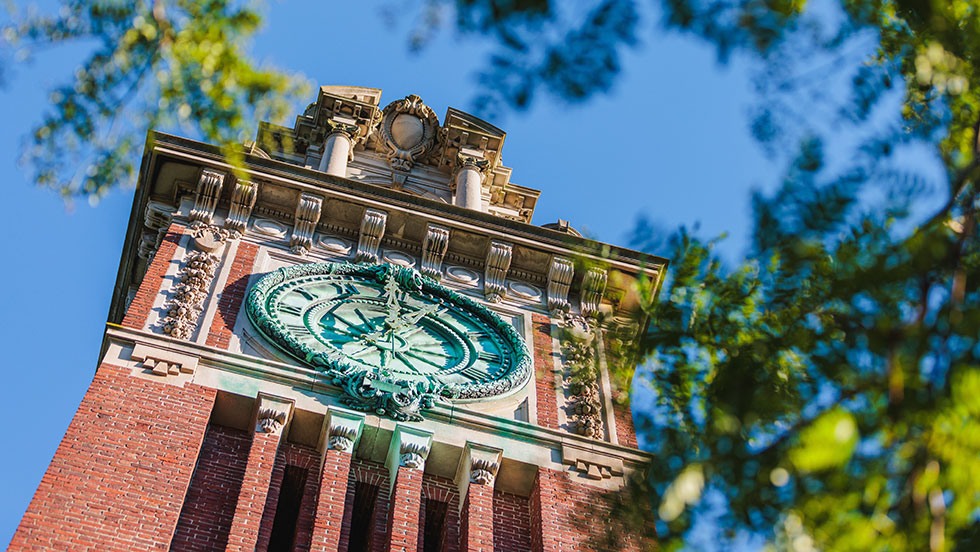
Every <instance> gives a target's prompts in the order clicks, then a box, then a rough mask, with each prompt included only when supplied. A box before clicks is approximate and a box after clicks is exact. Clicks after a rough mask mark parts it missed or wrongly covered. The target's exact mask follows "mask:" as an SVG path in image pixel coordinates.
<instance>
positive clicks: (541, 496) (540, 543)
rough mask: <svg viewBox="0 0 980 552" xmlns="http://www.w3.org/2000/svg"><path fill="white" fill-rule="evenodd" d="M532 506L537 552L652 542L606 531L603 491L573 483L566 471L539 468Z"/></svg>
mask: <svg viewBox="0 0 980 552" xmlns="http://www.w3.org/2000/svg"><path fill="white" fill-rule="evenodd" d="M530 509H531V550H533V551H534V552H557V551H562V552H571V551H581V552H586V551H593V550H595V551H609V552H612V551H613V550H629V551H634V550H635V551H639V550H644V549H649V547H650V546H651V545H652V543H651V542H641V541H640V538H638V537H636V536H634V535H631V534H630V533H628V532H625V531H621V530H615V529H613V531H614V532H613V533H607V531H609V530H610V529H611V528H610V525H609V520H610V519H611V516H610V511H609V504H608V503H607V501H606V500H605V497H604V493H603V492H602V491H600V490H598V489H596V488H595V487H590V486H588V485H582V484H580V483H575V482H573V481H572V480H571V479H570V478H569V475H568V473H567V472H560V471H555V470H551V469H548V468H539V469H538V476H537V479H536V480H535V482H534V489H533V490H532V492H531V497H530ZM610 538H611V539H612V543H611V544H610V543H609V539H610ZM643 546H646V547H648V548H643Z"/></svg>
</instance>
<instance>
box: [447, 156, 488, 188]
mask: <svg viewBox="0 0 980 552" xmlns="http://www.w3.org/2000/svg"><path fill="white" fill-rule="evenodd" d="M466 169H472V170H474V171H476V172H478V173H480V180H481V182H482V181H483V180H485V179H486V177H487V174H488V173H489V172H490V161H489V160H488V159H487V158H486V157H485V156H484V155H483V152H482V151H479V150H475V149H470V148H461V149H460V150H459V152H457V153H456V160H455V162H454V163H453V173H452V175H453V182H454V184H455V180H456V176H457V175H458V174H459V173H460V171H463V170H466Z"/></svg>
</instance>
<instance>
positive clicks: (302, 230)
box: [289, 193, 323, 255]
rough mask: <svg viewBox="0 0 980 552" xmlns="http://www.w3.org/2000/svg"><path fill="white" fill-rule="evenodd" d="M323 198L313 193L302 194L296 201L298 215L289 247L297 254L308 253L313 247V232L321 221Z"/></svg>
mask: <svg viewBox="0 0 980 552" xmlns="http://www.w3.org/2000/svg"><path fill="white" fill-rule="evenodd" d="M322 207H323V198H322V197H320V196H318V195H313V194H306V193H304V194H300V196H299V201H297V202H296V216H295V219H294V222H293V235H292V237H291V238H290V239H289V248H290V249H292V251H293V253H296V254H297V255H306V254H307V253H309V252H310V249H311V248H312V247H313V232H314V231H316V223H318V222H320V210H321V208H322Z"/></svg>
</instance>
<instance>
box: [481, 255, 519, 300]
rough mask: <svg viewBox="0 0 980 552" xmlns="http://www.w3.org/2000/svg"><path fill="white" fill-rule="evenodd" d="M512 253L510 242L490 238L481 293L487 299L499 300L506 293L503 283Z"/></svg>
mask: <svg viewBox="0 0 980 552" xmlns="http://www.w3.org/2000/svg"><path fill="white" fill-rule="evenodd" d="M512 253H513V246H512V245H511V244H509V243H507V242H502V241H498V240H490V247H489V248H488V249H487V259H486V270H485V273H484V280H483V294H484V295H485V296H486V298H487V301H490V302H493V303H496V302H499V301H500V300H501V299H503V297H504V295H506V294H507V287H506V286H505V285H504V283H505V281H506V279H507V271H508V270H509V269H510V261H511V254H512Z"/></svg>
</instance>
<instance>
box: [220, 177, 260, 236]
mask: <svg viewBox="0 0 980 552" xmlns="http://www.w3.org/2000/svg"><path fill="white" fill-rule="evenodd" d="M258 196H259V183H258V182H252V181H249V180H238V181H236V182H235V187H234V189H232V191H231V206H230V207H229V208H228V218H227V219H225V227H226V228H228V229H229V230H233V231H235V232H238V233H240V234H244V233H245V228H247V227H248V219H249V218H250V217H251V216H252V208H253V207H255V200H256V198H257V197H258Z"/></svg>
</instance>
